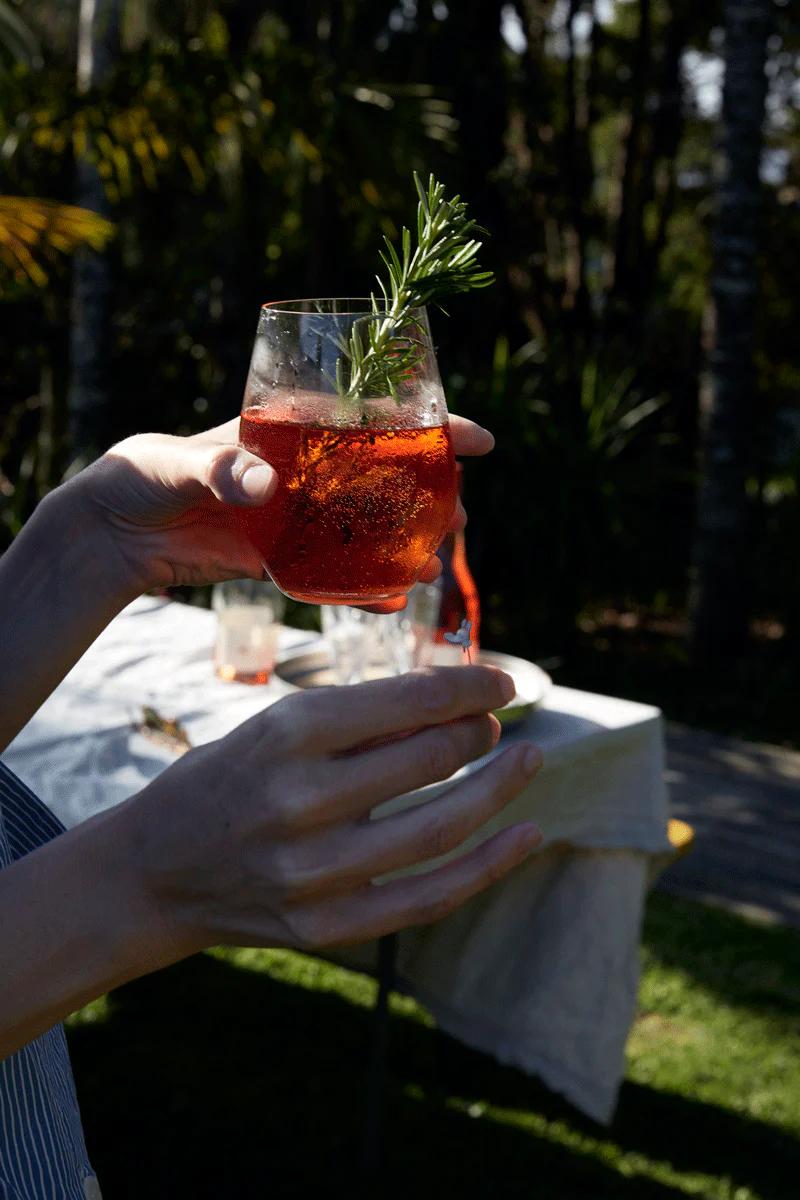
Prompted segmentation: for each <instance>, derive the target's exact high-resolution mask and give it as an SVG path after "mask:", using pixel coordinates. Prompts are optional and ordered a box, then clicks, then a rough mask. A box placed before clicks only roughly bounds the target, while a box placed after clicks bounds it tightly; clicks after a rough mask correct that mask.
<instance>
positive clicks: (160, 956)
mask: <svg viewBox="0 0 800 1200" xmlns="http://www.w3.org/2000/svg"><path fill="white" fill-rule="evenodd" d="M132 803H135V801H129V802H128V804H127V805H122V806H121V807H119V808H117V809H113V810H111V811H110V812H107V813H101V814H99V815H98V816H97V817H93V818H92V819H91V820H89V821H86V822H84V823H83V824H81V825H79V826H78V827H77V828H75V829H72V830H70V831H69V832H68V833H65V834H62V835H61V836H60V837H58V838H56V839H55V840H54V841H52V842H49V843H48V844H47V845H45V846H43V847H41V849H39V850H35V851H34V852H33V853H31V854H29V855H27V856H26V857H25V858H22V859H20V860H19V861H18V862H16V863H14V864H13V865H12V866H10V867H7V868H6V869H5V870H3V871H0V1059H2V1058H4V1057H6V1055H8V1054H11V1053H13V1052H14V1051H15V1050H17V1049H19V1047H20V1046H23V1045H25V1044H26V1043H28V1042H30V1041H32V1040H33V1038H35V1037H38V1035H39V1034H40V1033H42V1032H44V1030H46V1029H49V1028H50V1027H51V1026H52V1025H54V1024H56V1022H58V1021H60V1020H62V1019H63V1018H64V1017H65V1016H67V1015H68V1014H69V1013H71V1012H74V1011H75V1009H77V1008H79V1007H80V1006H81V1005H82V1004H85V1003H86V1002H87V1001H89V1000H91V999H94V998H95V997H96V996H99V995H102V994H103V993H104V992H106V991H108V990H109V989H110V988H113V987H116V986H118V985H120V984H122V983H124V982H126V981H127V980H129V979H134V978H136V977H138V976H140V975H145V974H147V973H149V972H150V971H154V970H157V969H158V968H160V967H163V966H167V965H168V964H169V963H171V962H175V961H177V959H179V958H182V957H184V956H185V955H186V954H188V953H190V952H191V951H192V950H194V949H198V948H199V947H198V946H194V945H189V944H187V945H178V944H177V943H176V942H175V940H174V934H173V933H172V931H171V930H169V929H168V927H167V925H166V923H165V922H164V921H163V920H162V917H161V913H160V910H159V908H158V906H157V905H156V904H155V903H154V902H153V901H152V899H151V898H150V896H149V893H148V890H147V888H146V886H144V885H143V876H142V872H141V870H140V869H139V868H138V867H137V865H136V858H137V856H136V853H135V848H134V847H133V846H132V845H131V844H130V840H129V833H128V827H129V825H130V824H131V822H130V821H129V812H130V805H131V804H132Z"/></svg>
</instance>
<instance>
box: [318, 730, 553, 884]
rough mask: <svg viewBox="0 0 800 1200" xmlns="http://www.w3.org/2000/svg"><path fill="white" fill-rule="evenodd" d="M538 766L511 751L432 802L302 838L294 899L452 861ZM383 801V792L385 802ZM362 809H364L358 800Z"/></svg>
mask: <svg viewBox="0 0 800 1200" xmlns="http://www.w3.org/2000/svg"><path fill="white" fill-rule="evenodd" d="M484 744H485V743H484ZM487 748H489V747H487ZM448 753H449V747H448ZM472 756H473V757H476V755H472ZM541 764H542V755H541V752H540V751H539V750H538V748H537V747H535V746H532V745H522V746H514V747H513V748H512V749H510V750H507V751H506V752H505V753H504V754H501V755H499V756H498V757H496V758H494V759H492V760H491V761H490V762H488V763H487V764H486V765H485V766H483V767H482V768H481V769H480V770H478V771H475V772H473V773H472V774H471V775H469V777H468V778H466V779H464V780H462V781H461V782H460V783H457V784H456V785H455V786H453V787H451V788H449V789H448V790H447V791H446V792H444V793H443V794H441V795H438V796H435V797H434V798H433V799H432V800H428V801H427V802H425V803H422V804H415V805H414V806H413V807H411V808H407V809H405V810H404V811H402V812H399V813H395V814H393V815H392V816H389V817H383V818H382V819H380V820H377V821H366V822H364V821H362V822H360V823H359V824H358V825H357V826H356V827H355V828H353V826H352V825H351V824H349V823H348V824H346V825H343V826H339V828H337V829H336V830H335V831H329V832H323V833H320V834H319V835H318V836H316V837H314V838H312V839H310V840H309V839H306V840H305V841H303V842H301V843H300V844H299V846H298V851H297V853H298V855H299V857H298V860H297V870H298V874H299V877H300V879H301V880H302V883H301V886H300V890H299V894H298V898H299V899H301V900H303V899H307V898H310V897H312V896H314V895H320V894H323V893H324V894H327V895H332V894H343V893H345V892H352V891H353V889H354V888H359V887H363V886H364V885H365V884H367V883H369V881H370V880H372V879H375V878H377V877H379V876H381V875H386V874H388V873H389V872H391V871H400V870H405V869H408V868H409V867H415V866H417V865H418V864H420V863H424V862H428V861H430V860H431V859H436V858H442V857H443V856H444V855H449V854H452V853H453V852H454V851H455V850H457V849H458V847H459V846H462V845H463V843H464V842H465V841H466V840H467V838H469V837H472V835H473V834H475V833H477V831H478V830H479V829H481V827H482V826H484V825H485V824H486V822H487V821H489V820H491V819H492V818H493V817H496V816H497V814H498V813H500V812H501V811H502V810H503V809H504V808H505V807H506V805H507V804H509V803H510V802H511V801H512V800H513V799H514V797H515V796H517V795H519V793H520V792H521V791H522V789H523V788H524V787H525V785H526V784H527V783H528V782H529V781H530V780H531V779H532V778H533V777H534V775H535V774H536V773H537V771H538V770H539V768H540V766H541ZM443 777H444V776H441V775H440V776H439V778H443ZM425 782H426V783H427V782H430V779H426V780H425ZM420 786H423V785H420ZM401 790H402V791H405V790H406V789H405V787H402V788H401V786H398V787H396V789H395V794H397V792H400V791H401ZM391 795H392V791H391V787H390V788H389V790H388V792H387V793H386V794H385V798H388V797H389V796H391ZM364 803H365V804H366V806H367V807H372V805H371V803H370V799H369V797H368V796H367V797H366V798H364V796H363V793H362V808H363V807H364Z"/></svg>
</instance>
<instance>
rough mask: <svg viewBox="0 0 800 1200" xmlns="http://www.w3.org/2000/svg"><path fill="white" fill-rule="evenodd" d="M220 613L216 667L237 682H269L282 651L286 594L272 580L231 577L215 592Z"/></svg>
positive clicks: (214, 600)
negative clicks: (279, 653)
mask: <svg viewBox="0 0 800 1200" xmlns="http://www.w3.org/2000/svg"><path fill="white" fill-rule="evenodd" d="M211 606H212V608H213V609H214V611H215V612H216V614H217V618H218V625H217V641H216V645H215V647H214V670H215V671H216V674H217V675H218V676H219V677H220V679H224V680H226V681H228V682H236V683H268V682H269V679H270V676H271V675H272V671H273V668H274V666H275V657H276V654H277V652H278V634H279V631H280V622H281V619H282V617H283V614H284V611H285V608H286V599H285V597H284V596H283V594H282V593H281V592H280V591H279V590H278V588H276V587H275V585H274V584H273V583H271V582H270V581H269V580H263V581H262V580H258V579H229V580H226V581H225V582H224V583H217V584H215V585H214V588H213V589H212V592H211Z"/></svg>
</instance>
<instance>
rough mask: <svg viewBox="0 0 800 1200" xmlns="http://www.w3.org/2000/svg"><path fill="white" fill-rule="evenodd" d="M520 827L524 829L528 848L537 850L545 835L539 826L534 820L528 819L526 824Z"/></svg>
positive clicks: (525, 842)
mask: <svg viewBox="0 0 800 1200" xmlns="http://www.w3.org/2000/svg"><path fill="white" fill-rule="evenodd" d="M520 829H522V830H524V836H523V843H524V845H525V846H526V848H527V849H528V850H535V848H536V847H537V846H538V845H539V844H540V842H541V840H542V838H543V836H544V835H543V833H542V831H541V829H540V828H539V826H538V825H534V823H533V821H526V822H525V823H524V825H521V826H520Z"/></svg>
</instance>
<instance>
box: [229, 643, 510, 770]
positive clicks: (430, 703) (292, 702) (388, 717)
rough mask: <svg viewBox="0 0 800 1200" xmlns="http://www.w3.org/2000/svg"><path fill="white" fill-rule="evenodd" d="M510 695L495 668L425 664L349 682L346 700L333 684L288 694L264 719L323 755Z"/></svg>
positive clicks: (486, 708) (473, 712)
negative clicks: (420, 668)
mask: <svg viewBox="0 0 800 1200" xmlns="http://www.w3.org/2000/svg"><path fill="white" fill-rule="evenodd" d="M514 695H515V688H514V681H513V679H512V678H511V677H510V676H509V675H506V674H505V672H503V671H500V670H498V669H497V668H496V667H485V666H478V665H475V666H467V667H428V668H425V669H423V670H415V671H408V672H407V673H406V674H404V675H397V676H395V677H394V678H391V679H376V680H373V681H370V682H368V683H357V684H353V685H351V686H350V687H348V688H347V692H346V699H343V697H344V696H345V693H344V692H343V691H342V689H341V688H334V687H332V688H314V689H312V690H309V691H307V692H304V693H302V694H298V695H295V696H289V697H288V698H287V699H285V700H281V701H278V704H277V705H275V706H273V708H272V709H271V711H270V713H269V714H268V715H267V717H266V720H268V721H270V723H279V725H278V729H279V736H280V738H281V739H283V738H285V739H289V741H288V744H289V745H291V744H294V745H295V746H297V747H298V748H299V747H309V746H310V747H313V749H314V750H316V751H317V752H318V753H322V754H324V753H326V752H328V753H329V752H331V751H342V750H349V749H352V748H353V747H356V746H358V745H359V744H360V743H362V742H366V741H371V740H373V739H375V738H379V737H384V736H386V735H387V734H393V733H402V732H404V731H406V730H409V729H422V728H423V727H425V726H428V725H439V724H441V723H442V722H443V721H457V720H459V719H460V718H461V717H473V716H478V715H479V714H481V713H487V712H491V711H492V710H493V709H495V708H501V707H502V706H503V705H504V704H507V703H508V701H509V700H511V699H512V698H513V696H514ZM254 719H255V720H259V718H258V717H256V718H254ZM248 724H249V722H247V723H246V725H245V726H240V728H246V726H247V725H248ZM281 727H283V728H281Z"/></svg>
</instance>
